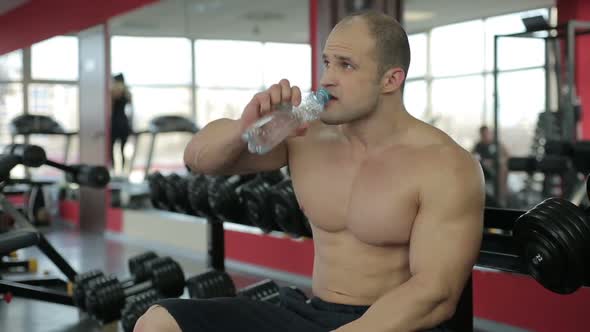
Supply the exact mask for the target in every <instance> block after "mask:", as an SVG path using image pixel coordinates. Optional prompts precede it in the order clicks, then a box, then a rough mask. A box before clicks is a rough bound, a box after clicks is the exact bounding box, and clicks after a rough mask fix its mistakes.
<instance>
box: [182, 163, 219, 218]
mask: <svg viewBox="0 0 590 332" xmlns="http://www.w3.org/2000/svg"><path fill="white" fill-rule="evenodd" d="M212 179H213V178H212V177H209V176H207V175H203V174H195V175H194V176H193V177H191V178H190V179H189V180H188V189H187V190H188V199H189V204H190V206H191V210H192V211H193V212H194V214H195V215H197V216H199V217H203V218H210V217H212V216H213V214H212V212H211V207H210V206H209V193H208V187H209V182H210V181H211V180H212Z"/></svg>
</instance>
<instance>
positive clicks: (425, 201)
mask: <svg viewBox="0 0 590 332" xmlns="http://www.w3.org/2000/svg"><path fill="white" fill-rule="evenodd" d="M465 167H466V169H463V170H462V171H461V169H460V170H458V171H456V172H452V173H451V174H444V172H441V173H440V178H439V181H438V182H436V183H434V182H432V183H431V184H430V185H428V186H426V187H425V188H424V192H423V193H422V196H421V202H420V209H419V212H418V215H417V217H416V220H415V221H414V227H413V229H412V236H411V239H410V268H411V271H412V274H413V275H422V276H424V277H425V278H427V279H428V278H434V279H436V281H441V282H443V283H444V284H445V285H447V286H448V287H450V288H451V289H452V290H456V291H458V290H459V288H460V287H461V286H462V285H463V283H464V280H465V279H466V278H467V276H468V274H469V271H470V270H471V268H472V266H473V264H474V263H475V260H476V258H477V255H478V253H479V248H480V245H481V236H482V223H483V205H484V199H485V195H484V190H483V180H482V175H481V170H480V169H479V168H478V167H476V166H475V165H473V166H470V165H469V164H468V165H466V166H465ZM461 173H462V174H461Z"/></svg>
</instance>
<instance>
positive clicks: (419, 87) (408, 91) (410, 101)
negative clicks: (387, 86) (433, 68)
mask: <svg viewBox="0 0 590 332" xmlns="http://www.w3.org/2000/svg"><path fill="white" fill-rule="evenodd" d="M404 105H405V106H406V109H407V110H408V112H410V114H412V115H413V116H415V117H417V118H419V119H422V120H427V119H425V116H426V110H427V107H428V90H427V85H426V81H424V80H420V81H409V82H406V87H405V88H404Z"/></svg>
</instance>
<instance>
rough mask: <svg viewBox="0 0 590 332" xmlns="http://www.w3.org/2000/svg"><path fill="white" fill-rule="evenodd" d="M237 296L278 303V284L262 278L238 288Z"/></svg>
mask: <svg viewBox="0 0 590 332" xmlns="http://www.w3.org/2000/svg"><path fill="white" fill-rule="evenodd" d="M237 296H241V297H247V298H249V299H251V300H254V301H262V302H270V303H273V304H278V303H279V285H277V284H276V283H275V282H274V281H272V280H270V279H266V280H262V281H260V282H257V283H255V284H253V285H250V286H248V287H245V288H242V289H240V291H238V293H237Z"/></svg>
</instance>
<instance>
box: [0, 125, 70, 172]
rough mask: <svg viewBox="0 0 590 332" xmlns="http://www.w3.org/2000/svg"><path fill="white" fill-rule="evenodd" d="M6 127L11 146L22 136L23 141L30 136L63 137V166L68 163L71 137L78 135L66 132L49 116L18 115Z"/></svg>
mask: <svg viewBox="0 0 590 332" xmlns="http://www.w3.org/2000/svg"><path fill="white" fill-rule="evenodd" d="M8 127H9V130H10V134H11V136H12V142H11V143H12V144H14V143H16V137H17V136H24V137H25V141H26V140H27V138H28V137H30V136H31V135H57V136H63V137H64V138H65V139H66V144H65V148H64V161H63V163H64V164H65V163H67V161H68V154H69V151H70V143H71V140H72V136H75V135H77V134H78V133H77V132H67V131H66V130H65V129H64V128H63V127H62V126H61V125H60V124H59V123H57V122H56V121H55V120H54V119H53V118H51V117H49V116H46V115H35V114H30V113H29V114H23V115H19V116H17V117H15V118H13V119H12V120H11V121H10V124H9V126H8Z"/></svg>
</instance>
